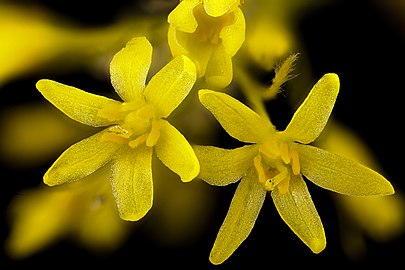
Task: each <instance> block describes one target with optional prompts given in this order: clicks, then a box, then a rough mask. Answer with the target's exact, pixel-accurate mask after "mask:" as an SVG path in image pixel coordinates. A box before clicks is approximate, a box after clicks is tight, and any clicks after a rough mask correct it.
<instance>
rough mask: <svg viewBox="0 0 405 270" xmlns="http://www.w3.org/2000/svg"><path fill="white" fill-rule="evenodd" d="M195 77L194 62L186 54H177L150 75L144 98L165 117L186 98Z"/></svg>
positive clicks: (158, 113) (159, 114) (158, 114)
mask: <svg viewBox="0 0 405 270" xmlns="http://www.w3.org/2000/svg"><path fill="white" fill-rule="evenodd" d="M196 78H197V73H196V68H195V65H194V63H193V62H192V61H191V60H190V59H189V58H188V57H187V56H184V55H181V56H177V57H175V58H174V59H173V60H172V61H170V62H169V63H168V64H167V65H166V66H164V67H163V68H162V69H161V70H160V71H159V72H158V73H156V74H155V75H154V76H153V77H152V79H151V80H150V82H149V84H148V85H147V86H146V89H145V97H146V100H147V101H148V103H151V104H153V105H154V106H155V110H156V113H157V116H158V117H159V116H160V117H167V116H169V115H170V113H171V112H172V111H173V110H174V109H176V108H177V106H179V104H180V103H181V102H182V101H183V100H184V99H185V98H186V96H187V95H188V93H189V92H190V90H191V89H192V88H193V85H194V83H195V81H196Z"/></svg>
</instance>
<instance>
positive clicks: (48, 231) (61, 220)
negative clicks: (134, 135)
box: [5, 166, 133, 259]
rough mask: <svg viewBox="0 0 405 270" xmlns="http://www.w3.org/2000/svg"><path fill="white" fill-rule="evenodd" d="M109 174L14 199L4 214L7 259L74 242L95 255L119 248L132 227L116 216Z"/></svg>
mask: <svg viewBox="0 0 405 270" xmlns="http://www.w3.org/2000/svg"><path fill="white" fill-rule="evenodd" d="M108 173H109V172H108V166H105V167H104V168H102V169H100V170H98V171H96V172H95V173H93V174H92V175H89V176H88V177H86V178H85V179H83V181H78V182H74V183H70V184H66V185H62V186H58V187H54V188H50V187H48V186H42V185H41V186H40V187H38V188H35V189H30V190H25V191H22V192H21V194H20V195H19V196H15V197H14V198H13V200H12V201H11V203H10V206H9V209H8V210H9V211H10V212H9V214H10V216H9V217H10V225H11V230H10V234H9V235H8V238H7V240H6V242H5V244H6V246H5V247H6V251H7V254H8V255H9V256H10V257H12V258H15V259H23V258H27V257H29V256H31V255H33V254H35V253H36V252H39V251H41V250H43V249H45V248H47V247H49V246H50V245H52V244H53V243H55V242H57V241H59V240H62V239H67V238H74V239H75V240H79V242H80V244H83V245H84V246H86V247H87V248H89V249H90V250H91V251H94V252H107V251H113V250H115V249H116V248H118V247H119V246H120V245H121V244H122V243H123V241H125V239H126V236H128V233H129V232H130V231H131V230H130V229H131V228H132V226H129V225H132V224H133V223H126V222H124V221H123V220H121V219H120V218H119V217H118V214H117V209H116V207H115V202H114V198H113V197H112V193H111V189H110V188H109V187H110V186H109V182H108V177H107V175H108Z"/></svg>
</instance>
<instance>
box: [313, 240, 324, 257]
mask: <svg viewBox="0 0 405 270" xmlns="http://www.w3.org/2000/svg"><path fill="white" fill-rule="evenodd" d="M325 247H326V241H325V239H317V238H315V239H313V240H312V241H311V244H310V248H311V250H312V252H313V253H315V254H319V253H320V252H322V251H323V250H324V249H325Z"/></svg>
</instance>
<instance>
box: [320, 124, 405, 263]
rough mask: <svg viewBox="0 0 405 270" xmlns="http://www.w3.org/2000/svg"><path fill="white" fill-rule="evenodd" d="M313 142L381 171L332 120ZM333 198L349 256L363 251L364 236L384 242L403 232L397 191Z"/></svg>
mask: <svg viewBox="0 0 405 270" xmlns="http://www.w3.org/2000/svg"><path fill="white" fill-rule="evenodd" d="M317 145H318V146H319V147H322V148H324V149H327V150H328V151H331V152H333V153H336V154H339V155H342V156H346V157H349V158H351V159H353V160H356V161H358V162H362V163H363V164H365V165H367V166H368V167H370V168H373V169H374V170H376V171H381V168H380V166H379V165H378V163H377V161H376V160H375V159H374V154H373V153H372V151H371V150H370V149H369V147H368V146H367V145H366V144H365V143H364V142H363V141H362V140H361V139H360V138H359V136H358V135H357V134H356V133H355V132H353V131H352V130H350V129H349V128H348V127H346V126H344V125H343V124H342V123H339V122H338V121H337V120H336V119H332V121H329V123H328V125H327V126H326V128H325V131H324V132H323V134H322V135H321V136H320V137H319V139H318V140H317ZM333 199H334V201H335V203H336V205H337V210H338V211H339V213H340V215H339V217H340V218H341V223H342V226H341V227H342V233H341V234H342V244H343V249H344V250H345V251H346V253H347V254H348V256H350V257H352V258H353V259H356V258H358V257H359V256H362V255H364V254H366V253H367V245H366V243H365V241H364V239H363V236H364V235H367V236H368V237H371V238H372V239H373V240H374V241H377V242H387V241H389V240H392V239H395V238H396V237H398V236H400V235H402V234H403V233H404V231H405V199H404V196H403V193H402V192H401V190H398V189H396V192H395V194H394V195H392V196H383V197H380V196H370V197H368V196H366V197H352V196H341V195H339V194H334V196H333Z"/></svg>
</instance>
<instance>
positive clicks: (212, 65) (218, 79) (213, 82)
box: [205, 44, 233, 89]
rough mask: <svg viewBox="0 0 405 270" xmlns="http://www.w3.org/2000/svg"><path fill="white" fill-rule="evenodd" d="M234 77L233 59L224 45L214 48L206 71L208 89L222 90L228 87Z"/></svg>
mask: <svg viewBox="0 0 405 270" xmlns="http://www.w3.org/2000/svg"><path fill="white" fill-rule="evenodd" d="M232 77H233V69H232V59H231V57H230V56H229V55H228V54H227V52H226V51H225V48H224V46H223V45H222V44H219V45H217V46H215V47H214V49H213V51H212V54H211V57H210V58H209V61H208V64H207V68H206V71H205V81H206V82H207V85H208V87H210V88H214V89H222V88H225V87H227V86H228V85H229V84H230V83H231V81H232Z"/></svg>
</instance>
